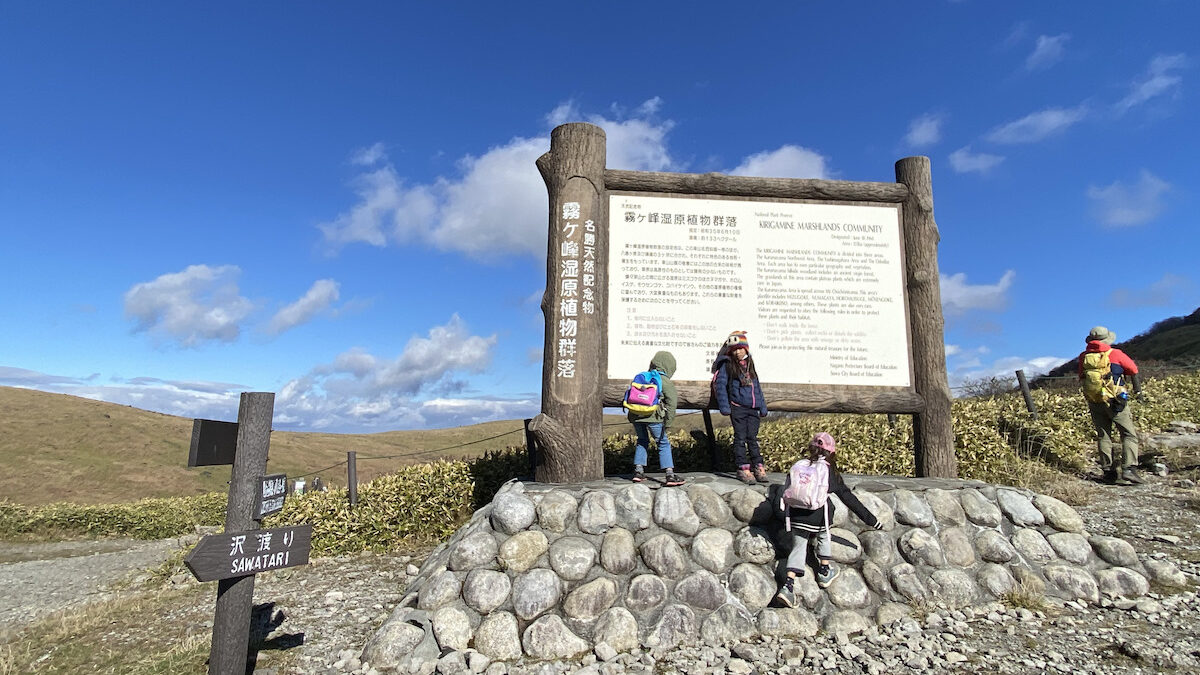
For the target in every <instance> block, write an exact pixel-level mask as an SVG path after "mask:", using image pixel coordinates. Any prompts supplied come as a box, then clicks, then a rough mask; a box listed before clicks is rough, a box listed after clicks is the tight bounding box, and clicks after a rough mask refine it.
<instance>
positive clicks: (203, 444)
mask: <svg viewBox="0 0 1200 675" xmlns="http://www.w3.org/2000/svg"><path fill="white" fill-rule="evenodd" d="M237 438H238V425H237V422H222V421H220V420H200V419H197V420H192V445H191V448H190V449H189V450H188V466H226V465H229V464H233V457H234V455H235V454H236V452H237Z"/></svg>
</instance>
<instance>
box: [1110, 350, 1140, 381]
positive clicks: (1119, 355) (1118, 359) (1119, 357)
mask: <svg viewBox="0 0 1200 675" xmlns="http://www.w3.org/2000/svg"><path fill="white" fill-rule="evenodd" d="M1108 362H1109V363H1115V364H1117V365H1118V366H1121V367H1122V368H1124V369H1125V372H1126V373H1128V374H1130V375H1137V371H1138V370H1137V364H1136V363H1134V362H1133V359H1131V358H1129V356H1128V355H1126V354H1125V352H1123V351H1121V350H1120V349H1110V350H1108Z"/></svg>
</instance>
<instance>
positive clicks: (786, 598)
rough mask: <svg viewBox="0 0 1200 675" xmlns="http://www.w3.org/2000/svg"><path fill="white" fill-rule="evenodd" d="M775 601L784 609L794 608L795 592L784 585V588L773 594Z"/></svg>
mask: <svg viewBox="0 0 1200 675" xmlns="http://www.w3.org/2000/svg"><path fill="white" fill-rule="evenodd" d="M775 599H776V600H778V601H779V604H781V605H783V606H784V607H795V606H796V591H795V590H794V589H793V588H792V587H791V586H789V585H786V584H785V585H784V587H783V588H781V589H779V592H778V593H776V594H775Z"/></svg>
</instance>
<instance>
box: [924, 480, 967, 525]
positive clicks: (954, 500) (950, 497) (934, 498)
mask: <svg viewBox="0 0 1200 675" xmlns="http://www.w3.org/2000/svg"><path fill="white" fill-rule="evenodd" d="M925 501H926V502H928V503H929V508H931V509H933V517H934V519H935V520H937V522H939V523H941V524H943V525H962V524H964V523H966V522H967V514H966V513H964V512H963V508H962V502H960V501H959V499H958V494H957V491H951V490H940V489H938V488H930V489H928V490H926V491H925Z"/></svg>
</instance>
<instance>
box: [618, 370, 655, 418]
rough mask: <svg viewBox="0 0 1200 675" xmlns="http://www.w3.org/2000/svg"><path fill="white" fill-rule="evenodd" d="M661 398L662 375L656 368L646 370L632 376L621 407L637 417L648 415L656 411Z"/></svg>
mask: <svg viewBox="0 0 1200 675" xmlns="http://www.w3.org/2000/svg"><path fill="white" fill-rule="evenodd" d="M661 400H662V375H660V374H659V372H658V371H657V370H646V371H643V372H640V373H638V374H637V375H634V376H633V380H632V381H631V382H630V383H629V387H628V388H627V389H625V400H624V401H623V402H622V407H624V408H625V409H626V410H628V411H629V412H631V413H633V414H634V415H635V416H637V417H650V416H651V415H653V414H654V413H656V412H658V408H659V402H660V401H661Z"/></svg>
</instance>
